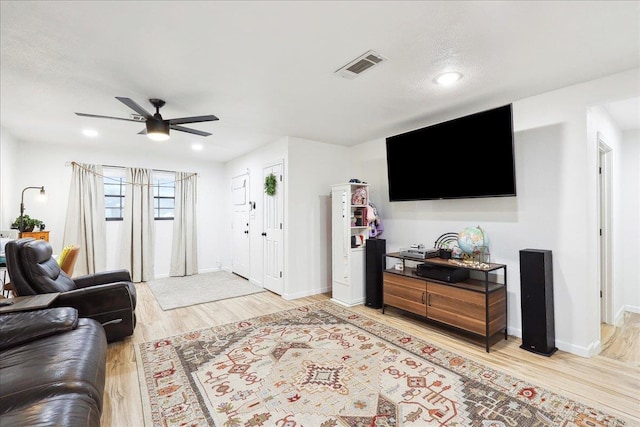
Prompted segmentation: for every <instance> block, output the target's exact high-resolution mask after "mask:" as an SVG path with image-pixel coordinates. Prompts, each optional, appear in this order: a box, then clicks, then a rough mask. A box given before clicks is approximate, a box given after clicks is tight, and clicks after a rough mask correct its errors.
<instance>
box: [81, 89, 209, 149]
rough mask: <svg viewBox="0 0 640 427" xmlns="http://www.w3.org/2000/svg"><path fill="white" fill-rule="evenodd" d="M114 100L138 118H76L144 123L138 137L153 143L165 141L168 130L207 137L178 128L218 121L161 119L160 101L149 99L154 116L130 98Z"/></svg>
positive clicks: (88, 115) (203, 134)
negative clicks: (147, 138) (188, 124)
mask: <svg viewBox="0 0 640 427" xmlns="http://www.w3.org/2000/svg"><path fill="white" fill-rule="evenodd" d="M116 99H117V100H118V101H120V102H122V103H123V104H124V105H126V106H127V107H129V108H131V109H132V110H133V111H135V112H136V114H137V115H138V116H135V117H136V118H123V117H111V116H99V115H96V114H87V113H76V114H77V115H78V116H84V117H95V118H99V119H115V120H125V121H128V122H138V123H140V122H144V123H145V125H146V127H145V129H143V130H142V131H140V132H138V134H140V135H147V136H148V137H149V138H150V139H153V140H154V141H166V140H167V139H169V129H173V130H178V131H180V132H186V133H192V134H195V135H200V136H209V135H211V134H210V133H209V132H203V131H201V130H196V129H191V128H187V127H184V126H179V125H182V124H186V123H199V122H212V121H215V120H218V118H217V117H216V116H214V115H208V116H194V117H181V118H177V119H168V120H166V119H163V118H162V116H161V115H160V108H162V106H163V105H164V104H165V102H164V101H163V100H162V99H157V98H151V99H149V102H150V103H151V105H153V106H154V107H156V112H155V114H153V115H152V114H151V113H149V112H148V111H147V110H145V109H144V108H142V107H141V106H140V105H138V104H137V103H136V102H135V101H134V100H132V99H130V98H123V97H121V96H116Z"/></svg>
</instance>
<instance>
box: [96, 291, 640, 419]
mask: <svg viewBox="0 0 640 427" xmlns="http://www.w3.org/2000/svg"><path fill="white" fill-rule="evenodd" d="M136 286H137V290H138V306H137V308H136V315H137V318H138V325H137V327H136V331H135V333H134V335H133V336H132V337H129V338H127V339H126V340H124V341H120V342H117V343H112V344H109V352H108V356H107V381H106V386H105V399H104V408H103V414H102V426H103V427H138V426H140V427H141V426H143V425H144V421H143V419H144V416H143V410H142V404H141V395H140V385H139V383H138V371H137V368H138V367H137V364H136V360H135V352H134V345H137V344H139V343H143V342H146V341H149V340H152V339H158V338H162V337H169V336H172V335H178V334H181V333H183V332H187V331H191V330H196V329H202V328H206V327H210V326H214V325H220V324H225V323H229V322H233V321H237V320H241V319H246V318H250V317H254V316H259V315H262V314H267V313H273V312H276V311H280V310H285V309H288V308H294V307H298V306H301V305H306V304H310V303H314V302H318V301H324V300H327V299H329V295H317V296H313V297H307V298H301V299H297V300H294V301H285V300H284V299H282V298H280V297H279V296H277V295H275V294H272V293H270V292H264V293H260V294H254V295H249V296H246V297H239V298H233V299H229V300H225V301H220V302H213V303H208V304H201V305H197V306H192V307H185V308H179V309H175V310H170V311H162V309H160V306H159V305H158V304H157V303H156V300H155V298H154V297H153V295H152V294H151V292H150V291H149V288H148V287H147V286H146V284H144V283H141V284H137V285H136ZM353 309H354V310H355V311H357V312H359V313H360V314H363V315H366V316H369V317H371V318H373V319H375V320H377V321H380V322H384V323H386V324H388V325H390V326H393V327H395V328H398V329H401V330H404V331H406V332H407V333H409V334H412V335H415V336H418V337H420V338H423V339H425V340H427V341H429V342H431V343H432V344H435V345H437V346H439V347H442V348H446V349H448V350H450V351H453V352H456V353H458V354H461V355H465V356H467V357H470V358H473V359H474V360H477V361H479V362H481V363H483V364H485V365H487V366H488V367H491V368H495V369H498V370H501V371H504V372H507V373H509V374H512V375H514V376H516V377H518V378H521V379H523V380H526V381H529V382H532V383H534V384H537V385H539V386H541V387H544V388H547V389H549V390H553V391H555V392H557V393H559V394H562V395H565V396H567V397H569V398H573V399H576V400H579V401H582V402H584V403H586V404H588V405H592V406H594V407H596V408H599V409H601V410H603V411H606V412H609V413H611V414H613V415H616V416H617V417H620V418H623V419H625V420H627V422H628V425H631V426H640V363H639V357H640V356H639V355H638V343H639V342H640V338H639V336H638V332H637V330H638V325H640V321H639V320H638V319H640V315H638V317H634V316H625V322H624V324H623V325H621V326H620V327H619V328H613V327H611V328H610V329H607V330H606V337H604V336H603V341H604V340H605V338H606V343H605V344H606V348H605V350H604V351H603V352H602V353H603V355H598V356H595V357H592V358H583V357H579V356H575V355H572V354H569V353H566V352H563V351H557V352H556V353H555V354H554V355H553V356H551V357H545V356H540V355H536V354H533V353H531V352H528V351H525V350H522V349H520V348H519V345H520V344H521V342H520V340H519V339H517V338H514V337H509V339H508V340H501V341H499V342H497V343H496V344H495V345H493V346H492V347H491V352H490V353H486V352H485V350H484V346H482V345H477V344H474V343H471V342H468V341H466V340H464V339H461V338H459V337H458V336H455V335H451V334H449V333H447V332H445V331H439V330H437V329H436V328H434V327H431V326H429V325H427V324H426V323H424V322H422V321H420V320H419V319H415V318H410V317H407V316H406V315H404V314H403V313H402V312H400V311H399V310H395V309H393V308H389V309H387V310H385V314H384V315H383V314H382V313H381V311H380V310H375V309H371V308H367V307H364V306H358V307H354V308H353ZM627 317H628V318H627ZM633 326H635V327H636V332H635V333H633V332H628V331H629V330H632V329H633ZM606 355H608V357H605V356H606Z"/></svg>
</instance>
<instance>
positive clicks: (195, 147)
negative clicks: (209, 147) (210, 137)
mask: <svg viewBox="0 0 640 427" xmlns="http://www.w3.org/2000/svg"><path fill="white" fill-rule="evenodd" d="M203 148H204V147H203V146H202V144H200V143H199V142H195V143H193V144H191V149H192V150H193V151H202V149H203Z"/></svg>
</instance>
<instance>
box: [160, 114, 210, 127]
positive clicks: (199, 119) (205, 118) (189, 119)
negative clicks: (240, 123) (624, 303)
mask: <svg viewBox="0 0 640 427" xmlns="http://www.w3.org/2000/svg"><path fill="white" fill-rule="evenodd" d="M216 120H219V119H218V118H217V117H216V116H214V115H213V114H211V115H208V116H195V117H181V118H179V119H169V124H172V125H181V124H184V123H199V122H213V121H216Z"/></svg>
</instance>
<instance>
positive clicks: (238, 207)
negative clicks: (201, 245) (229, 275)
mask: <svg viewBox="0 0 640 427" xmlns="http://www.w3.org/2000/svg"><path fill="white" fill-rule="evenodd" d="M231 193H232V194H231V200H232V203H233V218H232V224H231V229H232V239H233V242H232V253H231V271H232V272H234V273H235V274H237V275H239V276H242V277H244V278H245V279H248V278H249V275H250V266H249V261H250V259H251V252H250V248H251V246H250V234H249V210H250V205H249V200H248V199H249V173H246V174H242V175H239V176H236V177H234V178H232V179H231Z"/></svg>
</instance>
